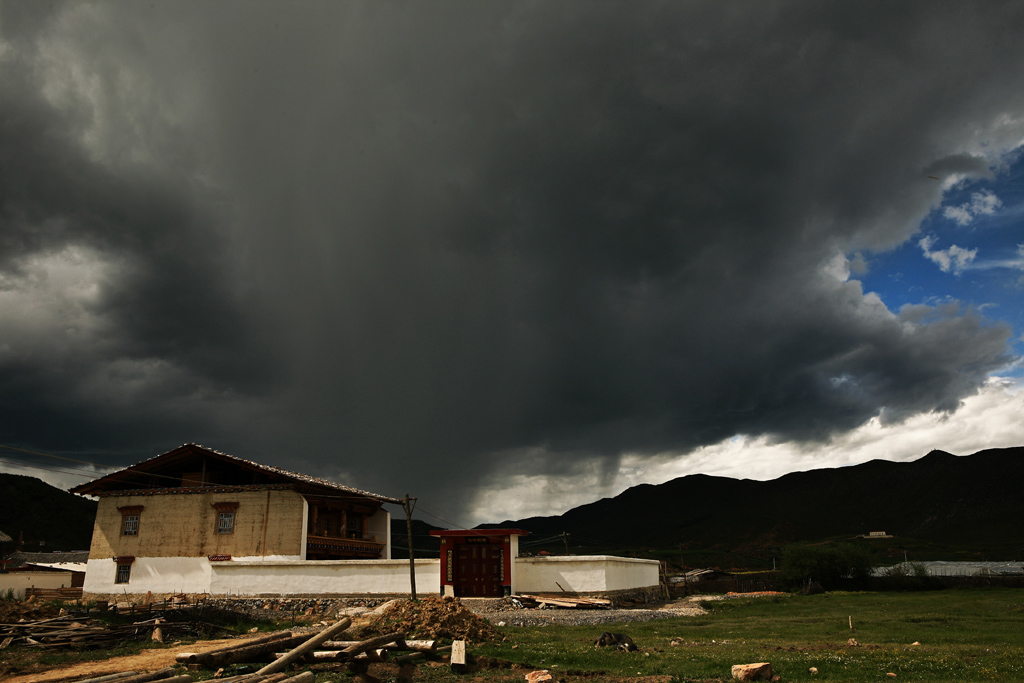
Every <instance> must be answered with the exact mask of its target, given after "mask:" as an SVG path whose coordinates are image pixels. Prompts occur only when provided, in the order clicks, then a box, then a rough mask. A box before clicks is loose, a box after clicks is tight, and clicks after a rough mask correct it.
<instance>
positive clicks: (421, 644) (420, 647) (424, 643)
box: [394, 640, 437, 652]
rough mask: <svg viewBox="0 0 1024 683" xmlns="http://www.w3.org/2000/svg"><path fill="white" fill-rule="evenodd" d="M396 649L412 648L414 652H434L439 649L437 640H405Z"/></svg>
mask: <svg viewBox="0 0 1024 683" xmlns="http://www.w3.org/2000/svg"><path fill="white" fill-rule="evenodd" d="M394 649H396V650H412V651H413V652H433V651H434V650H436V649H437V641H436V640H403V641H402V642H400V643H398V647H396V648H394Z"/></svg>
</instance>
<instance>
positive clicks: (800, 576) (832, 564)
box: [782, 543, 872, 588]
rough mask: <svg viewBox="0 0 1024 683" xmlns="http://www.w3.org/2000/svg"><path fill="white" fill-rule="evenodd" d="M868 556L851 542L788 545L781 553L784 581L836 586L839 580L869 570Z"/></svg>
mask: <svg viewBox="0 0 1024 683" xmlns="http://www.w3.org/2000/svg"><path fill="white" fill-rule="evenodd" d="M871 566H872V562H871V555H870V554H869V553H868V552H867V551H866V550H864V549H862V548H858V547H857V546H854V545H850V544H845V543H843V544H836V545H805V546H790V547H789V548H786V549H785V551H783V553H782V576H783V579H784V580H787V581H792V582H794V583H799V584H801V585H802V586H814V585H815V584H817V585H819V586H821V587H822V588H830V587H834V586H836V585H837V584H838V583H839V581H840V580H842V579H863V578H866V577H867V576H869V575H870V573H871Z"/></svg>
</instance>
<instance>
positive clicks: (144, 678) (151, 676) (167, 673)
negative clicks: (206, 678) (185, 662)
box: [114, 666, 178, 683]
mask: <svg viewBox="0 0 1024 683" xmlns="http://www.w3.org/2000/svg"><path fill="white" fill-rule="evenodd" d="M177 672H178V670H177V669H175V668H174V667H173V666H169V667H167V668H166V669H160V670H159V671H151V672H149V673H141V674H135V675H133V676H128V677H127V678H118V679H117V680H116V681H114V683H147V682H148V681H157V680H159V681H160V683H163V680H161V679H170V678H172V677H173V676H174V675H175V674H176V673H177Z"/></svg>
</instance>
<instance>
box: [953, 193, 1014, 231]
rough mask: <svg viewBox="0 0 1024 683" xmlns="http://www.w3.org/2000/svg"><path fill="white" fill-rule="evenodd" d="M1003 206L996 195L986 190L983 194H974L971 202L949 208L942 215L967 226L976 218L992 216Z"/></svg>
mask: <svg viewBox="0 0 1024 683" xmlns="http://www.w3.org/2000/svg"><path fill="white" fill-rule="evenodd" d="M1002 205H1003V202H1002V201H1001V200H1000V199H999V197H997V196H996V195H995V193H993V192H991V191H989V190H984V191H982V192H975V193H973V194H972V195H971V201H969V202H967V203H966V204H961V205H960V206H947V207H946V208H945V210H944V211H943V212H942V215H943V216H945V217H946V218H948V219H950V220H952V221H955V222H956V223H958V224H960V225H967V224H969V223H970V222H971V221H973V220H974V218H975V217H976V216H983V215H984V216H991V215H992V214H994V213H995V212H996V210H997V209H999V207H1001V206H1002Z"/></svg>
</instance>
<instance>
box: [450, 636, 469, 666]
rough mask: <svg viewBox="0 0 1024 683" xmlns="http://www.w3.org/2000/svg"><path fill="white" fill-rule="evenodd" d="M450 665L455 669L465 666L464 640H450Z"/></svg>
mask: <svg viewBox="0 0 1024 683" xmlns="http://www.w3.org/2000/svg"><path fill="white" fill-rule="evenodd" d="M451 667H452V669H453V670H455V671H462V670H464V669H465V668H466V641H464V640H453V641H452V658H451Z"/></svg>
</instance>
